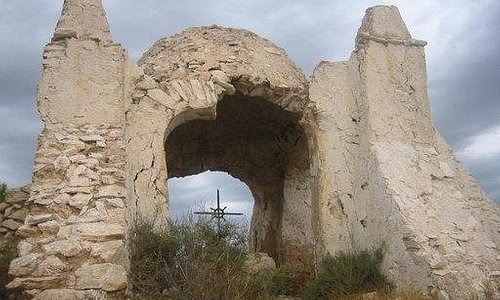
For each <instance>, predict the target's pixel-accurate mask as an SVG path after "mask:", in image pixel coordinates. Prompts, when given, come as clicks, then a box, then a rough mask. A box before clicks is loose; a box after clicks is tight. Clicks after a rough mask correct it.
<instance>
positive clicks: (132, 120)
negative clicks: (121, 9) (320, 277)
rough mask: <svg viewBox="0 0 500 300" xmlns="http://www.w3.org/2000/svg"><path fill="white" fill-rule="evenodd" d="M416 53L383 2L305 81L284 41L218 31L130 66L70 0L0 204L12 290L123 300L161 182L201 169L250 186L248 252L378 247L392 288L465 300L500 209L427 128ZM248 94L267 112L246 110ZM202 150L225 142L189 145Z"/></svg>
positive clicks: (96, 9)
mask: <svg viewBox="0 0 500 300" xmlns="http://www.w3.org/2000/svg"><path fill="white" fill-rule="evenodd" d="M424 45H425V42H421V41H417V40H414V39H412V37H411V35H410V33H409V32H408V30H407V28H406V26H405V25H404V23H403V21H402V19H401V16H400V15H399V12H398V11H397V9H396V8H395V7H387V6H377V7H374V8H371V9H369V10H368V11H367V14H366V16H365V18H364V20H363V24H362V26H361V28H360V30H359V32H358V35H357V38H356V45H355V50H354V52H353V54H352V56H351V58H350V59H349V60H348V61H346V62H336V63H332V62H322V63H320V64H319V65H318V66H317V68H316V70H315V71H314V74H313V76H312V78H311V80H310V81H308V80H307V79H306V78H305V76H304V75H303V74H302V72H301V71H300V70H299V69H298V68H297V67H296V65H295V64H294V63H293V62H292V61H291V60H290V59H289V58H288V57H287V55H286V53H285V51H284V50H283V49H281V48H279V47H277V46H275V45H274V44H272V43H271V42H269V41H267V40H265V39H263V38H261V37H259V36H257V35H255V34H253V33H251V32H249V31H245V30H239V29H228V28H222V27H218V26H211V27H200V28H192V29H188V30H186V31H184V32H182V33H180V34H178V35H175V36H173V37H171V38H166V39H161V40H159V41H158V42H156V43H155V44H154V45H153V46H152V48H151V49H150V50H149V51H148V52H147V53H146V54H145V55H144V56H143V58H142V59H141V60H140V61H139V62H138V64H134V63H130V62H128V59H127V55H126V52H125V50H124V49H123V48H122V47H121V46H120V45H118V44H116V43H114V42H113V41H112V39H111V35H110V31H109V25H108V23H107V20H106V17H105V14H104V10H103V8H102V4H101V1H100V0H66V1H65V3H64V8H63V12H62V15H61V19H60V21H59V23H58V25H57V28H56V31H55V33H54V36H53V38H52V41H51V42H50V43H49V44H48V45H47V46H46V47H45V49H44V54H43V68H44V70H43V76H42V79H41V82H40V85H39V91H38V105H39V111H40V114H41V117H42V120H43V122H44V125H45V127H44V130H43V132H42V133H41V135H40V137H39V141H38V148H37V152H36V157H35V167H34V173H33V183H32V186H31V191H30V196H29V199H28V200H27V201H26V202H25V210H24V211H26V216H22V215H23V213H22V211H23V210H18V211H19V212H18V211H16V212H13V210H14V208H12V209H10V208H3V209H4V216H5V215H7V217H8V219H4V220H2V221H3V222H2V227H3V228H7V229H8V230H17V231H16V234H18V235H20V236H22V237H23V240H22V241H21V242H20V244H19V247H18V248H19V257H18V258H16V259H15V260H14V261H13V262H12V263H11V267H10V274H11V275H13V276H14V277H15V278H14V280H13V281H12V282H11V283H9V286H8V287H9V288H11V289H15V288H20V289H23V290H26V293H27V295H30V296H36V299H54V298H60V297H63V296H64V297H69V298H74V299H77V298H85V297H88V298H97V297H100V296H103V295H105V294H106V293H112V294H113V293H114V294H115V295H117V296H118V297H123V295H124V293H125V290H126V287H127V271H126V270H127V265H128V253H127V249H126V235H127V230H128V229H129V228H130V226H133V224H134V223H135V222H136V221H137V220H138V219H146V220H149V221H152V222H154V224H155V225H156V226H157V227H161V226H164V225H165V224H166V223H167V221H168V218H169V207H168V190H167V184H166V180H167V178H169V177H171V176H182V175H188V174H193V173H197V172H202V171H205V170H207V169H217V170H225V171H228V172H231V173H232V174H233V175H236V176H237V177H239V178H241V179H243V180H244V181H246V182H247V184H248V185H249V186H250V188H251V190H252V193H253V195H254V197H255V206H254V217H253V221H252V223H253V224H252V226H253V228H254V229H257V231H262V232H265V234H261V236H262V238H261V239H260V240H259V239H258V240H257V245H256V246H259V245H264V244H266V243H268V242H267V241H268V237H270V236H272V234H269V233H273V232H274V233H275V240H274V241H271V242H272V243H274V244H275V245H274V246H272V247H269V248H273V249H274V250H275V251H276V252H279V253H278V254H279V255H278V254H277V255H276V257H277V258H279V256H280V255H282V256H283V257H285V258H287V259H304V258H307V260H308V261H310V262H311V264H312V263H313V262H315V263H318V262H319V261H320V260H321V258H322V257H324V256H325V255H326V254H335V253H337V252H338V251H356V250H365V249H372V250H373V249H375V248H378V247H383V249H385V259H384V266H383V267H384V272H385V273H386V274H388V275H389V276H390V278H391V279H393V280H394V281H395V282H396V284H397V285H398V286H399V287H402V288H414V289H416V290H420V291H421V292H422V293H424V294H428V295H430V294H433V295H436V296H440V297H442V298H444V299H446V297H451V298H456V299H463V298H467V297H473V296H476V295H479V294H481V292H482V285H485V284H489V282H490V283H491V282H492V283H493V286H495V285H494V284H497V282H496V281H498V270H499V269H500V265H499V261H498V257H499V255H498V247H500V245H499V242H500V241H499V240H500V236H499V233H498V224H499V221H500V220H499V208H498V206H497V205H496V204H494V203H493V202H492V201H491V200H490V199H488V198H487V196H486V195H485V194H484V192H482V191H481V189H480V188H479V186H478V184H477V182H476V181H475V180H474V179H473V178H472V177H471V176H470V175H469V174H468V173H467V172H466V171H465V170H464V168H463V167H462V166H461V164H460V163H459V162H458V161H457V160H456V159H455V158H454V156H453V153H452V152H451V150H450V149H449V147H448V146H447V145H446V143H445V142H444V141H443V140H442V138H441V137H440V136H439V134H438V133H437V132H436V130H435V128H434V126H433V123H432V119H431V113H430V108H429V101H428V98H427V78H426V70H425V56H424V48H423V47H424ZM256 99H258V100H259V101H264V102H265V103H267V105H268V106H272V107H273V109H268V108H266V109H263V111H261V112H255V111H253V112H251V111H252V109H253V110H255V109H256V108H257V110H258V108H259V107H260V108H262V107H264V106H263V105H261V106H259V105H257V106H251V105H247V104H249V103H250V102H251V101H253V100H256ZM226 101H227V102H226ZM231 101H232V102H231ZM245 101H248V102H245ZM229 102H231V103H233V104H232V105H233V107H232V108H231V109H229V110H227V111H225V112H224V105H225V104H227V103H229ZM235 103H236V104H237V105H235ZM239 103H240V104H239ZM243 103H245V104H243ZM238 105H239V106H238ZM238 107H239V108H240V109H242V110H244V111H243V112H240V111H238ZM274 110H276V111H278V112H277V113H274V112H273V111H274ZM250 112H251V113H250ZM238 113H239V115H240V116H241V115H242V114H245V113H247V114H248V115H244V117H245V118H244V117H238V118H236V120H232V121H230V122H227V123H226V125H225V127H224V126H223V128H222V129H221V128H219V129H217V125H214V123H217V122H221V124H223V123H224V118H225V117H226V118H227V117H228V116H229V117H231V116H233V117H234V116H235V115H238ZM267 114H269V115H270V116H271V117H269V115H267ZM224 115H225V116H224ZM266 116H267V118H266ZM238 120H244V121H245V122H246V124H243V123H241V124H240V123H238ZM272 120H274V121H272ZM292 121H293V122H292ZM259 122H262V124H261V123H259ZM273 122H274V123H273ZM280 122H281V123H280ZM196 124H198V125H196ZM199 124H201V126H199ZM273 124H274V125H276V124H277V125H276V126H274V125H273ZM290 124H291V125H293V126H288V125H290ZM245 125H246V127H245ZM278 125H279V126H278ZM197 126H198V127H197ZM212 127H213V128H212ZM214 128H215V129H214ZM224 128H225V129H224ZM228 128H230V129H232V131H233V134H232V135H228V136H226V135H225V134H224V131H227V132H229V131H230V130H227V129H228ZM212 129H213V130H212ZM216 129H217V130H216ZM264 129H265V130H264ZM211 130H212V131H211ZM235 132H236V133H235ZM238 132H239V133H241V136H239V135H238V134H237V133H238ZM196 133H197V134H201V133H202V134H205V136H203V137H200V138H196V139H195V138H193V135H195V134H196ZM177 135H180V136H177ZM252 135H253V136H252ZM169 139H170V140H169ZM214 140H215V142H221V143H222V144H224V143H226V144H227V147H225V148H224V147H220V146H219V145H216V146H214V144H211V145H210V147H212V148H210V147H208V148H204V147H202V146H203V145H201V146H200V144H196V143H199V142H200V141H201V142H206V143H209V142H211V143H214ZM270 141H272V142H270ZM169 143H170V144H169ZM193 149H196V150H199V149H202V150H203V149H205V150H206V149H208V150H210V151H211V152H210V151H208V152H207V153H198V152H196V151H193ZM234 150H238V151H239V152H240V153H239V154H238V153H237V154H238V155H237V154H235V153H230V151H234ZM238 151H235V152H238ZM208 154H210V155H208ZM273 156H274V159H273ZM259 158H260V160H259ZM169 168H171V170H170V172H169ZM267 169H269V171H268V172H265V171H266V170H267ZM270 199H278V200H279V201H274V202H273V201H271V200H270ZM15 205H16V204H13V207H15V208H16V209H17V206H15ZM7 210H9V211H8V212H7ZM21 217H23V218H21ZM24 217H25V218H24ZM16 218H17V219H16ZM22 222H24V223H22ZM269 228H271V229H269ZM7 229H6V230H7ZM276 237H278V238H276ZM271 242H270V244H272V243H271ZM260 249H264V247H261V248H260ZM264 250H265V249H264ZM271 250H272V249H271ZM271 250H270V249H267V251H269V252H271Z"/></svg>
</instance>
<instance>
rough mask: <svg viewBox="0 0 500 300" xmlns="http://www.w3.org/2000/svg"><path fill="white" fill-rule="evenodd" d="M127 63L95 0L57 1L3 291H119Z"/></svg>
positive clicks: (121, 283)
mask: <svg viewBox="0 0 500 300" xmlns="http://www.w3.org/2000/svg"><path fill="white" fill-rule="evenodd" d="M126 64H127V58H126V54H125V51H124V50H123V48H121V46H120V45H118V44H115V43H114V42H113V41H112V40H111V36H110V33H109V26H108V24H107V20H106V17H105V15H104V11H103V9H102V4H101V3H100V1H97V0H84V1H79V0H78V1H77V0H67V1H65V3H64V9H63V13H62V16H61V19H60V21H59V23H58V25H57V28H56V31H55V33H54V36H53V38H52V40H51V42H50V43H49V44H48V45H47V46H46V47H45V49H44V54H43V75H42V79H41V81H40V84H39V90H38V107H39V111H40V114H41V117H42V121H43V122H44V129H43V132H42V133H41V134H40V136H39V140H38V147H37V151H36V155H35V166H34V173H33V183H32V185H31V193H30V197H29V200H28V202H27V206H28V212H27V216H26V218H25V222H24V224H23V225H22V226H21V227H20V228H19V229H18V230H17V233H18V234H19V235H20V236H22V237H23V238H24V239H23V241H21V243H20V246H19V250H20V251H19V257H18V258H16V259H14V261H12V263H11V265H10V269H9V274H10V275H12V276H15V279H14V280H13V281H12V282H10V283H9V285H8V286H7V287H8V288H10V289H16V288H20V289H23V290H26V291H27V294H28V295H31V296H34V295H36V294H38V293H39V292H40V291H42V290H46V289H62V288H67V289H71V290H69V291H67V295H73V296H74V297H75V298H76V297H79V296H82V295H87V294H89V293H91V294H92V293H93V292H88V291H85V292H84V291H83V290H95V293H97V294H98V293H99V291H107V292H115V291H122V290H123V289H124V288H126V286H127V278H126V276H127V274H126V264H127V258H126V257H127V254H126V252H125V250H124V247H125V245H124V238H125V233H126V224H125V201H124V200H125V163H126V162H125V159H124V157H125V148H124V141H123V136H124V134H123V127H124V121H123V120H124V107H123V99H124V90H125V84H124V80H125V76H126V74H125V69H126V68H125V66H126ZM78 290H80V291H78Z"/></svg>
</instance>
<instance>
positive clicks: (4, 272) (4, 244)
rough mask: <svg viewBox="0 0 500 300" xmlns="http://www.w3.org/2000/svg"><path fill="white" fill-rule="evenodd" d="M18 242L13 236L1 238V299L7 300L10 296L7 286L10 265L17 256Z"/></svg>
mask: <svg viewBox="0 0 500 300" xmlns="http://www.w3.org/2000/svg"><path fill="white" fill-rule="evenodd" d="M16 245H17V240H16V239H15V238H14V237H13V236H11V235H6V236H0V299H7V296H8V295H9V294H8V293H7V290H6V289H5V285H7V283H9V274H8V272H9V265H10V262H11V261H12V260H13V259H14V258H15V257H16V256H17V251H16Z"/></svg>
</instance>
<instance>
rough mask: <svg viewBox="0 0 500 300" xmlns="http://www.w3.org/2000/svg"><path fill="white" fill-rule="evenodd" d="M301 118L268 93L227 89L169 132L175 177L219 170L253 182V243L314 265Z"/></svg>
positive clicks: (170, 167)
mask: <svg viewBox="0 0 500 300" xmlns="http://www.w3.org/2000/svg"><path fill="white" fill-rule="evenodd" d="M196 116H200V118H196ZM207 116H209V117H207ZM300 118H301V116H300V115H298V114H296V113H292V112H289V111H285V110H284V109H282V108H280V107H278V106H276V105H274V104H273V103H271V102H269V101H267V100H266V99H264V98H259V97H248V96H243V95H239V94H237V95H233V96H227V95H226V96H225V97H224V98H223V99H222V100H219V101H218V103H217V106H216V111H215V114H213V115H210V114H209V113H207V111H203V112H202V113H201V114H200V111H199V110H196V111H195V110H192V111H189V110H188V111H186V112H184V113H182V114H181V116H180V117H179V116H178V119H177V120H181V122H179V121H176V122H175V123H171V125H170V126H169V127H168V129H167V131H166V134H165V153H166V164H167V170H168V172H167V173H168V178H172V177H184V176H188V175H193V174H198V173H201V172H204V171H207V170H211V171H223V172H227V173H229V174H230V175H232V176H233V177H236V178H238V179H240V180H241V181H243V182H244V183H246V184H247V185H248V187H249V188H250V190H251V192H252V195H253V197H254V209H253V216H252V221H251V229H250V233H251V244H252V245H251V247H252V249H253V250H254V251H256V252H265V253H267V254H269V255H270V256H271V257H273V258H274V259H275V260H277V261H278V262H283V261H292V260H293V261H297V260H298V261H301V262H303V263H305V264H307V265H309V266H311V267H312V266H313V264H314V252H315V249H314V240H315V238H314V233H313V228H312V227H313V209H312V189H313V188H312V186H313V178H312V176H311V172H310V159H309V157H310V155H309V148H308V138H307V135H306V133H305V132H304V130H303V128H302V126H301V125H300V124H299V121H300ZM174 120H175V119H174ZM172 125H175V126H172Z"/></svg>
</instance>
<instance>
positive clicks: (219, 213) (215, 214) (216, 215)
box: [194, 190, 243, 232]
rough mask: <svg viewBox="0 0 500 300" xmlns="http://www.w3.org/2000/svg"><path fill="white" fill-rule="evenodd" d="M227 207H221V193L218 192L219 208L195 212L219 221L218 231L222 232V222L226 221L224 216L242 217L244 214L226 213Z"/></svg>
mask: <svg viewBox="0 0 500 300" xmlns="http://www.w3.org/2000/svg"><path fill="white" fill-rule="evenodd" d="M226 208H227V206H224V208H221V207H220V192H219V190H217V208H211V207H210V209H211V210H212V211H195V212H194V213H195V214H197V215H211V216H212V219H217V231H218V232H219V231H220V224H221V220H224V221H225V220H226V219H225V218H224V216H242V215H243V213H231V212H226Z"/></svg>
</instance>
